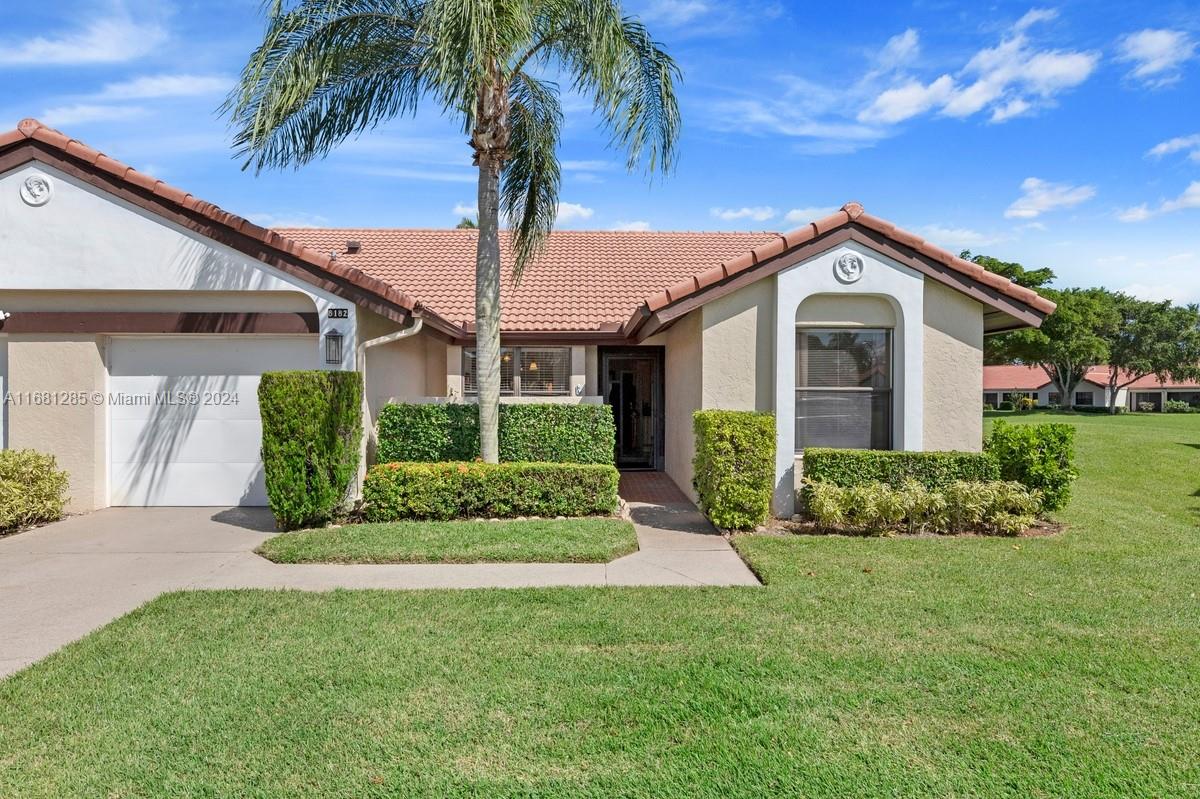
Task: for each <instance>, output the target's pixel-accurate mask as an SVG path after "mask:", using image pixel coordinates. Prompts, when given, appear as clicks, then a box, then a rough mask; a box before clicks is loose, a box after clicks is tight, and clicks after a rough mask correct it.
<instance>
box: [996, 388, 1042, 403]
mask: <svg viewBox="0 0 1200 799" xmlns="http://www.w3.org/2000/svg"><path fill="white" fill-rule="evenodd" d="M1026 397H1034V398H1035V399H1036V398H1037V395H1036V394H1034V393H1033V392H1032V391H1006V392H1004V394H1003V395H1002V396H1001V398H1000V399H1001V401H1002V402H1014V403H1015V402H1020V401H1021V400H1023V399H1025V398H1026Z"/></svg>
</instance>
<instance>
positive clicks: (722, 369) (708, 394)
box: [668, 278, 775, 411]
mask: <svg viewBox="0 0 1200 799" xmlns="http://www.w3.org/2000/svg"><path fill="white" fill-rule="evenodd" d="M774 313H775V281H774V279H772V278H767V279H764V280H760V281H758V282H756V283H752V284H751V285H749V286H747V287H746V288H744V289H741V290H740V291H736V292H734V293H733V294H730V295H727V296H725V297H721V298H720V299H717V300H714V301H713V302H710V303H708V304H707V305H704V306H702V307H701V309H700V312H699V314H700V316H701V320H702V328H703V333H702V335H703V346H704V351H703V369H702V370H701V374H702V375H703V381H702V382H703V387H702V399H701V407H704V408H726V409H729V410H739V411H767V410H771V408H772V407H773V406H774V385H773V383H774V369H775V346H774V335H775V329H774ZM668 385H670V383H669V382H668Z"/></svg>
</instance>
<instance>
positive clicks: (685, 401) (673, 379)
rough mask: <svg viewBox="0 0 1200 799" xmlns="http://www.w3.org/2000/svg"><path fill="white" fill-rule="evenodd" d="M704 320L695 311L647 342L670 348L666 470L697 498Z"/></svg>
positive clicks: (666, 370) (666, 363)
mask: <svg viewBox="0 0 1200 799" xmlns="http://www.w3.org/2000/svg"><path fill="white" fill-rule="evenodd" d="M702 321H703V320H702V315H701V314H700V313H699V312H696V311H693V312H692V313H690V314H688V315H687V316H685V317H683V318H682V319H680V320H679V321H678V322H676V323H675V324H674V325H673V326H672V327H671V328H670V329H669V330H668V331H667V332H666V333H664V334H663V335H661V336H655V337H654V338H653V339H651V340H647V341H646V343H647V344H662V345H664V346H665V347H666V351H665V354H664V356H663V374H664V379H665V381H666V386H665V387H666V391H665V392H664V393H665V397H664V401H663V405H664V411H665V414H666V416H665V418H664V427H665V430H664V431H663V434H664V439H665V441H664V444H665V446H664V452H663V455H664V458H663V460H664V470H665V471H666V473H667V475H668V476H670V478H671V479H672V480H674V481H675V484H676V485H678V486H679V487H680V488H681V489H682V490H683V492H684V493H685V494H687V495H688V496H689V497H691V498H692V499H693V500H695V498H696V492H695V491H694V490H693V488H692V458H693V457H694V456H695V454H696V442H695V438H694V436H693V435H692V413H693V412H694V411H697V410H699V409H700V408H702V407H704V403H703V390H704V389H703V386H704V379H703V375H704V367H703V357H702V356H703V343H702V342H703V333H702V326H701V323H702Z"/></svg>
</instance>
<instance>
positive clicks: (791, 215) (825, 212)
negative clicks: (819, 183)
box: [783, 205, 837, 225]
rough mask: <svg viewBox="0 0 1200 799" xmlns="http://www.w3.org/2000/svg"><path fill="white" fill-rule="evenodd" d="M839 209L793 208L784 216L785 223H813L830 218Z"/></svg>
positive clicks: (820, 207) (827, 207) (816, 206)
mask: <svg viewBox="0 0 1200 799" xmlns="http://www.w3.org/2000/svg"><path fill="white" fill-rule="evenodd" d="M836 210H837V209H836V208H834V207H833V206H832V205H829V206H818V205H814V206H809V207H808V208H793V209H792V210H790V211H788V212H787V213H786V214H784V215H783V221H784V222H787V223H789V224H792V225H803V224H804V223H806V222H813V221H815V220H817V219H820V218H821V217H823V216H829V215H830V214H832V213H833V212H834V211H836Z"/></svg>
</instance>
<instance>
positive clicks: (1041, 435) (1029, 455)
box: [986, 421, 1079, 510]
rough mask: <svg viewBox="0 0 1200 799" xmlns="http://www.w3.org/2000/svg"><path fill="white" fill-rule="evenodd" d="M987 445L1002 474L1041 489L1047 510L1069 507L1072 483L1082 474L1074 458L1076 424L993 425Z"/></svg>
mask: <svg viewBox="0 0 1200 799" xmlns="http://www.w3.org/2000/svg"><path fill="white" fill-rule="evenodd" d="M986 449H987V452H988V454H989V455H991V456H992V457H993V458H995V459H996V463H997V465H998V466H999V469H1000V477H1001V478H1003V479H1004V480H1015V481H1017V482H1019V483H1021V484H1022V485H1024V486H1025V487H1027V488H1029V489H1031V490H1035V491H1039V492H1041V494H1042V496H1043V502H1044V504H1045V507H1046V509H1047V510H1059V509H1061V508H1064V507H1066V504H1067V501H1068V500H1069V499H1070V498H1071V483H1072V482H1073V481H1074V480H1075V478H1076V477H1078V476H1079V473H1078V472H1077V471H1076V469H1075V466H1074V463H1073V460H1074V454H1075V428H1074V427H1073V426H1071V425H1069V424H1020V425H1010V424H1008V423H1006V422H1003V421H997V422H996V423H995V424H993V426H992V433H991V435H990V436H989V437H988V440H987V444H986Z"/></svg>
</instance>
